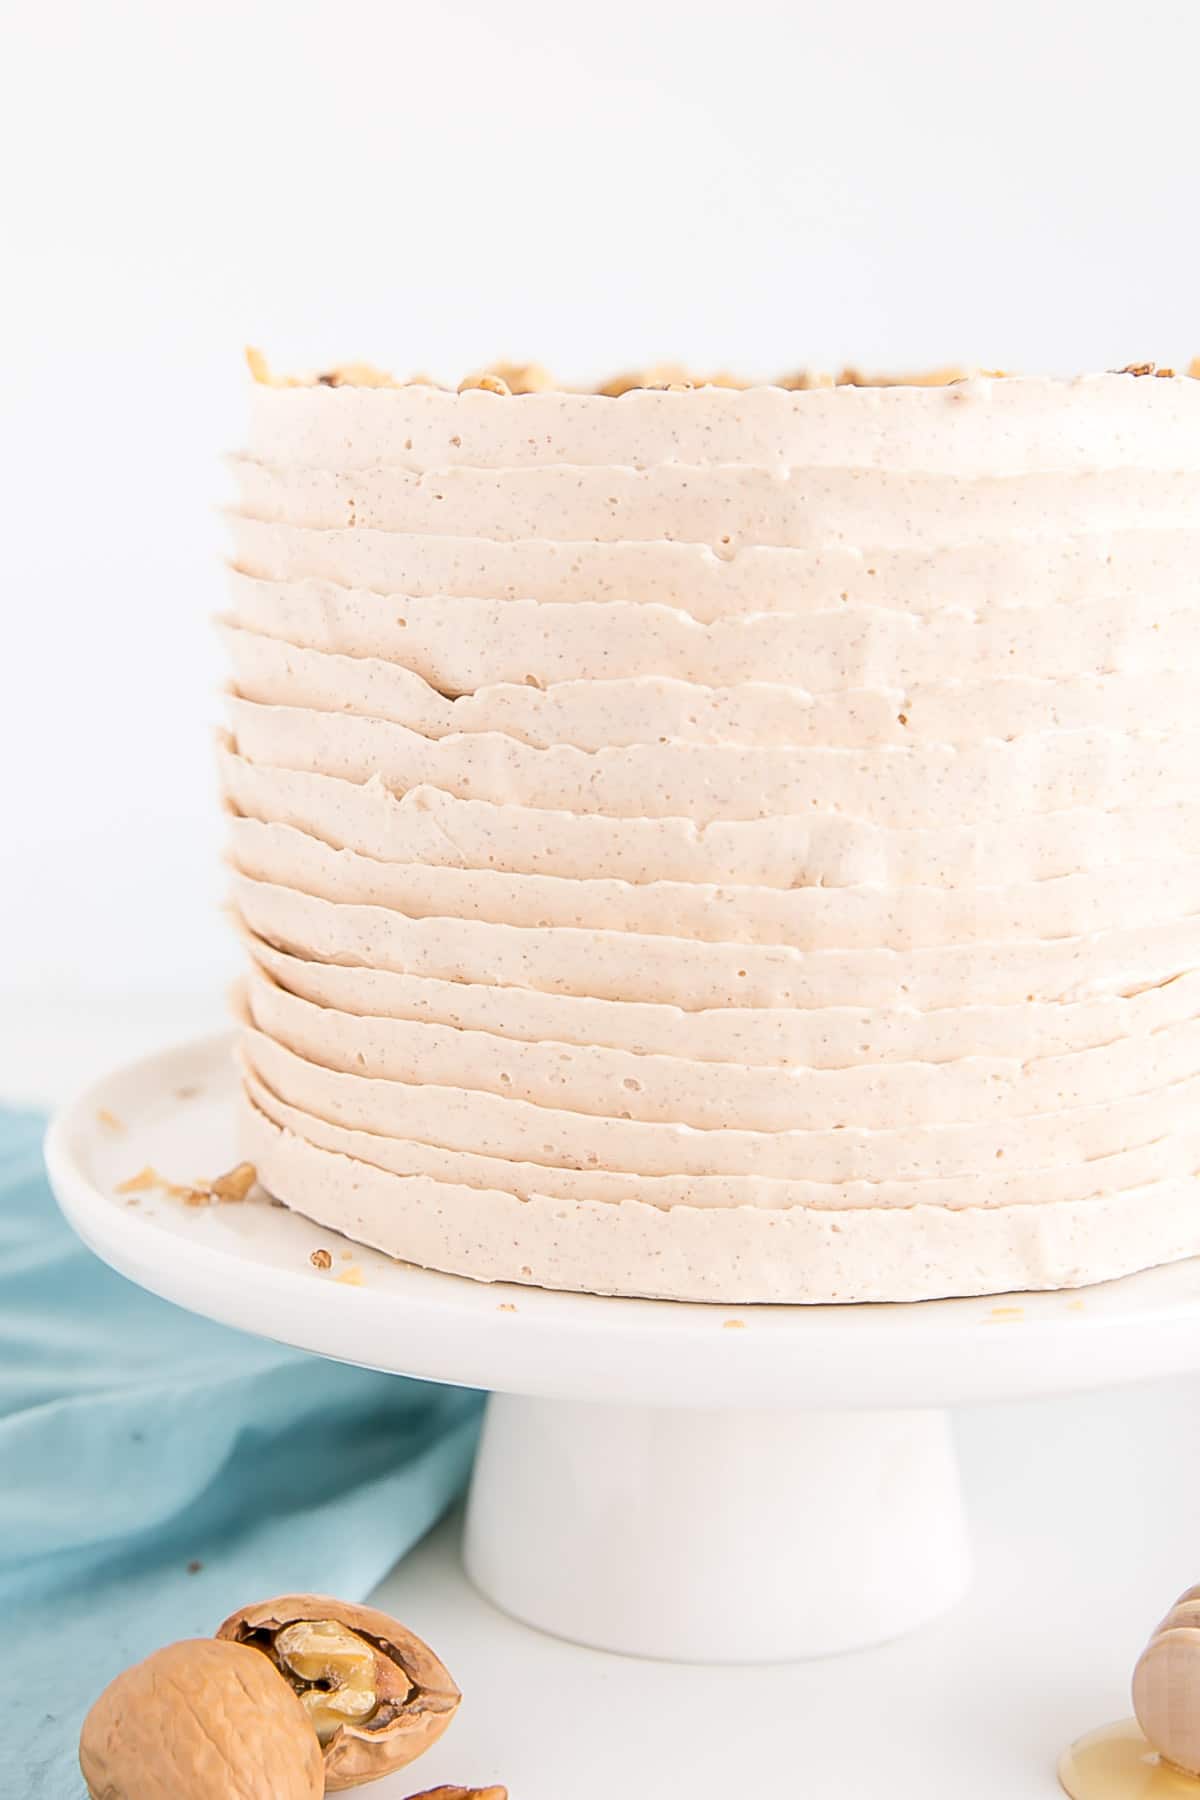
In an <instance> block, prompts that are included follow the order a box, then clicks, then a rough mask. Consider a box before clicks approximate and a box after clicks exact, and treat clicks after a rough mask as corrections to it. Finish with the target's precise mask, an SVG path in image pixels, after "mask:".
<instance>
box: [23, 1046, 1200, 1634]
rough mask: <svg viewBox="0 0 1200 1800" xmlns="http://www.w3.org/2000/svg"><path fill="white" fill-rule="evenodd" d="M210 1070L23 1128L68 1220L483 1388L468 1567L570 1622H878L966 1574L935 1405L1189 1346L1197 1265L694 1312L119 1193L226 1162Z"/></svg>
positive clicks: (735, 1627) (564, 1628)
mask: <svg viewBox="0 0 1200 1800" xmlns="http://www.w3.org/2000/svg"><path fill="white" fill-rule="evenodd" d="M234 1088H235V1074H234V1069H233V1064H232V1059H231V1053H230V1042H229V1040H228V1039H227V1038H225V1037H219V1038H211V1039H205V1040H203V1041H200V1042H197V1043H193V1044H185V1045H182V1046H180V1047H178V1048H176V1049H171V1050H167V1051H164V1052H162V1053H160V1054H158V1055H156V1056H154V1057H150V1058H147V1059H146V1060H144V1061H142V1062H139V1063H136V1064H134V1065H132V1066H130V1067H128V1068H125V1069H121V1070H118V1071H117V1072H115V1073H114V1074H112V1075H109V1076H107V1077H106V1078H104V1079H103V1080H102V1081H100V1082H98V1083H96V1084H95V1085H94V1086H93V1087H91V1088H90V1089H89V1090H88V1091H87V1092H86V1093H85V1094H83V1095H82V1096H81V1097H80V1098H79V1099H78V1100H76V1101H75V1102H74V1103H72V1104H71V1105H70V1106H68V1107H67V1108H65V1109H64V1110H63V1111H62V1112H61V1113H60V1114H59V1115H58V1117H57V1118H56V1119H55V1121H54V1123H53V1124H52V1126H51V1129H50V1133H49V1136H48V1138H47V1164H48V1168H49V1173H50V1179H51V1183H52V1185H53V1187H54V1191H55V1194H56V1196H57V1198H58V1202H59V1205H60V1206H61V1207H62V1210H63V1212H64V1213H65V1215H66V1217H67V1219H68V1220H69V1221H70V1223H71V1224H72V1225H73V1226H74V1228H75V1230H76V1231H77V1232H78V1233H79V1235H80V1236H81V1237H82V1238H83V1239H84V1241H85V1242H86V1243H87V1244H89V1245H90V1246H91V1248H92V1249H93V1250H94V1251H95V1252H96V1254H97V1255H99V1256H100V1257H102V1258H103V1259H104V1260H105V1261H106V1262H108V1263H110V1264H111V1265H112V1266H113V1267H114V1268H115V1269H118V1270H119V1271H120V1272H121V1273H122V1274H123V1275H125V1276H128V1277H129V1279H130V1280H132V1281H135V1282H137V1283H139V1284H140V1285H141V1286H143V1287H145V1288H148V1289H150V1290H151V1291H152V1292H154V1293H156V1294H160V1295H162V1296H163V1297H164V1298H165V1299H168V1300H171V1301H174V1302H175V1303H176V1304H177V1305H180V1306H183V1307H186V1308H188V1309H189V1310H191V1311H193V1312H197V1313H202V1314H204V1315H206V1316H207V1317H209V1318H212V1319H217V1320H220V1321H221V1322H222V1323H224V1324H227V1325H232V1326H236V1327H238V1328H240V1329H241V1330H243V1331H249V1332H254V1333H256V1334H258V1335H260V1336H265V1337H269V1338H273V1339H276V1340H278V1341H280V1342H282V1343H287V1344H292V1345H296V1346H298V1347H299V1348H301V1349H304V1350H310V1351H315V1352H317V1353H318V1354H319V1355H322V1356H328V1357H333V1358H336V1359H337V1360H339V1361H342V1362H348V1363H356V1364H359V1365H362V1366H364V1367H367V1368H372V1369H378V1370H383V1371H386V1372H388V1373H393V1374H398V1375H414V1376H422V1377H425V1378H427V1379H429V1380H432V1381H439V1382H448V1383H453V1384H457V1385H462V1386H470V1387H479V1388H486V1389H488V1390H490V1392H491V1395H492V1398H491V1399H490V1401H489V1404H488V1409H487V1414H486V1420H485V1424H484V1430H483V1438H482V1442H481V1445H480V1452H479V1457H478V1460H477V1463H476V1467H475V1472H474V1477H473V1480H472V1485H471V1496H470V1502H469V1507H468V1513H467V1525H466V1541H465V1561H466V1567H467V1572H468V1574H469V1575H470V1577H471V1579H472V1580H473V1582H474V1583H475V1585H476V1586H477V1587H478V1588H479V1589H480V1590H481V1591H482V1592H483V1593H484V1594H485V1595H486V1596H487V1597H488V1598H489V1599H491V1600H492V1601H493V1602H494V1603H495V1604H496V1605H497V1606H499V1607H500V1608H502V1609H503V1610H504V1611H505V1612H507V1613H510V1614H512V1615H513V1616H514V1617H516V1618H518V1619H522V1620H524V1621H526V1622H527V1623H528V1624H531V1625H534V1626H537V1627H540V1628H541V1629H542V1630H543V1631H548V1632H551V1633H554V1634H555V1635H557V1636H559V1637H564V1638H569V1639H572V1640H573V1641H575V1642H577V1643H583V1644H590V1645H594V1646H597V1647H599V1648H601V1649H609V1650H617V1651H623V1652H626V1653H629V1654H633V1655H641V1656H653V1657H664V1658H669V1659H672V1660H677V1661H685V1662H688V1661H691V1662H774V1661H787V1660H792V1659H795V1658H800V1657H809V1656H821V1655H829V1654H833V1653H836V1652H839V1651H843V1650H850V1649H853V1648H856V1647H859V1646H863V1645H867V1644H872V1643H877V1642H880V1641H882V1640H884V1639H886V1638H890V1637H895V1636H898V1635H900V1634H901V1633H903V1632H905V1631H908V1630H910V1629H912V1628H914V1627H916V1626H918V1625H920V1624H922V1623H924V1622H925V1621H926V1620H928V1619H930V1618H933V1617H934V1616H935V1615H937V1614H939V1613H941V1612H943V1611H945V1610H946V1609H947V1608H948V1607H950V1606H952V1605H953V1604H954V1603H955V1601H956V1600H958V1599H959V1598H960V1596H961V1595H962V1594H963V1593H964V1591H965V1589H966V1587H967V1585H968V1582H969V1579H970V1549H969V1540H968V1533H967V1526H966V1520H965V1517H964V1512H963V1505H962V1498H961V1493H960V1488H959V1479H958V1469H957V1463H956V1459H955V1453H954V1448H953V1442H952V1438H951V1434H950V1425H949V1417H948V1413H947V1411H946V1409H947V1408H949V1407H952V1406H956V1405H959V1404H962V1403H967V1402H970V1403H978V1402H980V1401H986V1400H999V1399H1016V1398H1021V1397H1032V1396H1036V1395H1051V1394H1056V1393H1064V1392H1070V1391H1073V1390H1080V1389H1084V1388H1096V1387H1103V1386H1108V1385H1110V1384H1115V1383H1120V1382H1128V1381H1133V1380H1138V1379H1146V1378H1149V1377H1154V1376H1163V1375H1168V1374H1173V1373H1177V1372H1180V1371H1182V1370H1185V1369H1190V1368H1193V1367H1198V1366H1200V1259H1197V1260H1194V1261H1192V1262H1187V1263H1181V1264H1177V1265H1175V1266H1174V1267H1171V1268H1166V1269H1156V1270H1151V1271H1148V1272H1147V1273H1146V1274H1143V1275H1136V1276H1131V1277H1128V1278H1126V1279H1125V1280H1123V1281H1118V1282H1109V1283H1106V1284H1104V1285H1103V1286H1099V1287H1094V1288H1085V1289H1082V1290H1080V1291H1078V1292H1076V1293H1055V1294H1025V1295H1017V1296H1011V1295H1010V1296H998V1297H997V1296H993V1297H988V1298H985V1299H971V1300H939V1301H925V1302H923V1303H920V1304H915V1305H913V1304H909V1305H873V1306H839V1307H804V1306H794V1307H786V1306H717V1305H704V1306H701V1305H690V1304H681V1303H676V1302H670V1301H654V1300H623V1299H606V1298H600V1297H596V1296H592V1295H580V1294H562V1293H552V1292H548V1291H545V1290H542V1289H537V1288H526V1287H514V1286H504V1285H485V1284H482V1283H478V1282H474V1281H470V1280H467V1279H464V1278H462V1277H458V1276H451V1275H439V1274H434V1273H431V1272H430V1271H427V1270H423V1269H417V1268H413V1267H410V1266H409V1265H407V1264H403V1263H397V1262H393V1261H391V1260H390V1259H389V1258H387V1257H385V1256H382V1255H379V1254H378V1253H376V1252H374V1251H370V1250H365V1249H362V1248H361V1247H359V1246H357V1245H354V1246H351V1245H349V1244H348V1243H347V1242H346V1240H344V1239H342V1238H340V1237H339V1236H338V1235H337V1233H335V1232H330V1231H328V1230H327V1229H325V1228H324V1227H321V1226H317V1225H314V1224H312V1223H311V1222H309V1221H307V1220H305V1219H303V1218H301V1217H299V1216H298V1215H296V1214H294V1213H291V1212H289V1211H286V1210H284V1209H281V1208H279V1207H277V1206H272V1205H270V1204H269V1203H268V1202H267V1201H265V1200H258V1199H252V1200H250V1201H247V1202H245V1203H243V1204H240V1205H219V1206H211V1207H188V1206H185V1205H183V1204H181V1203H180V1201H179V1200H178V1199H172V1198H170V1197H169V1196H168V1195H167V1194H166V1193H164V1192H162V1191H161V1190H159V1191H147V1192H144V1193H142V1194H140V1195H139V1196H138V1201H139V1204H137V1205H136V1206H132V1205H130V1204H128V1197H127V1196H122V1195H119V1194H117V1193H116V1192H115V1189H116V1187H117V1186H118V1184H120V1183H121V1182H122V1181H124V1180H126V1179H127V1178H128V1177H130V1176H131V1175H133V1174H135V1173H136V1172H137V1171H138V1170H140V1169H141V1168H143V1167H144V1166H145V1165H147V1164H148V1165H151V1166H152V1167H153V1168H154V1169H156V1170H158V1171H161V1173H162V1174H163V1175H164V1176H165V1177H167V1178H168V1179H169V1180H171V1181H174V1182H179V1183H184V1184H186V1183H190V1182H195V1181H197V1180H198V1179H199V1178H201V1177H203V1176H207V1177H209V1178H211V1177H212V1176H214V1175H215V1174H217V1173H218V1172H220V1171H221V1170H224V1169H227V1168H228V1167H229V1166H230V1165H231V1164H232V1163H233V1162H234V1161H236V1149H235V1143H234V1128H233V1096H234ZM184 1247H186V1254H180V1252H181V1249H183V1248H184ZM317 1248H325V1249H328V1250H329V1251H330V1253H331V1258H332V1266H331V1267H330V1268H329V1269H328V1270H319V1269H317V1268H315V1267H314V1266H313V1264H312V1262H311V1261H310V1258H311V1255H312V1252H313V1251H314V1250H315V1249H317ZM322 1260H323V1259H322ZM348 1270H352V1271H354V1275H355V1278H356V1279H354V1280H352V1281H339V1280H338V1279H337V1277H338V1275H339V1274H344V1273H345V1272H346V1271H348ZM359 1276H360V1277H361V1284H358V1281H357V1277H359Z"/></svg>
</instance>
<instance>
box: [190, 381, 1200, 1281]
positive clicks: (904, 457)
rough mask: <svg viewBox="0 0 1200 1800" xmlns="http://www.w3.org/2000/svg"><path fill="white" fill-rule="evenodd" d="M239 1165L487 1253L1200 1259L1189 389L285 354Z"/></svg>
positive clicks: (305, 1195) (258, 437) (269, 444)
mask: <svg viewBox="0 0 1200 1800" xmlns="http://www.w3.org/2000/svg"><path fill="white" fill-rule="evenodd" d="M232 466H233V471H234V476H235V481H236V488H237V499H236V503H235V506H234V508H233V510H232V513H231V517H230V526H231V533H232V540H233V559H232V567H231V571H230V578H229V580H230V599H229V606H228V610H227V612H226V614H225V616H224V617H223V619H222V621H221V632H222V636H223V639H224V642H225V644H226V647H227V651H228V656H229V661H230V665H231V668H232V675H233V680H232V685H231V690H230V695H229V700H228V712H229V716H228V729H227V731H226V732H225V733H223V734H222V738H221V743H220V746H219V751H218V755H219V762H220V770H221V779H222V783H223V788H224V793H225V796H226V799H227V802H228V805H229V808H230V812H231V815H232V817H231V822H230V849H231V860H232V864H233V875H232V890H233V903H234V907H235V909H236V913H237V917H238V922H239V928H240V931H241V934H242V937H243V940H244V942H245V945H246V948H247V952H248V964H249V968H248V974H247V977H246V980H245V983H244V986H243V992H242V996H241V999H240V1002H239V1004H240V1008H241V1015H242V1032H241V1043H240V1050H239V1059H240V1067H241V1071H242V1076H243V1096H242V1101H241V1111H242V1131H243V1138H244V1146H245V1153H246V1155H247V1157H248V1158H249V1159H250V1160H252V1161H253V1162H254V1163H255V1165H256V1166H257V1168H258V1170H259V1173H260V1178H261V1179H262V1181H263V1182H264V1184H265V1185H266V1186H267V1187H268V1189H269V1190H270V1191H271V1192H272V1193H274V1194H276V1195H277V1196H278V1197H279V1198H280V1199H282V1200H284V1201H285V1202H286V1203H287V1204H289V1205H291V1206H294V1207H295V1208H297V1209H298V1210H299V1211H301V1212H303V1213H305V1214H307V1215H308V1216H310V1217H311V1218H313V1219H314V1220H317V1221H318V1222H320V1223H321V1224H323V1225H326V1226H329V1227H334V1228H337V1229H338V1230H341V1231H344V1232H345V1233H346V1234H347V1235H348V1236H350V1237H353V1238H356V1239H359V1240H361V1241H362V1242H365V1243H370V1244H373V1245H375V1246H377V1247H378V1248H380V1249H383V1250H386V1251H388V1252H390V1253H391V1254H392V1255H395V1256H397V1257H401V1258H404V1259H406V1260H409V1261H413V1262H417V1263H421V1264H424V1265H426V1266H429V1267H432V1268H437V1269H444V1270H449V1271H452V1272H455V1273H460V1274H465V1275H470V1276H474V1277H477V1278H479V1279H485V1280H512V1281H523V1282H530V1283H536V1284H541V1285H545V1286H551V1287H567V1288H576V1289H584V1290H589V1291H595V1292H598V1293H624V1294H644V1295H655V1296H665V1297H670V1298H677V1299H695V1300H711V1301H726V1302H735V1301H806V1302H829V1301H854V1300H902V1299H903V1300H907V1299H920V1298H929V1297H935V1296H941V1295H949V1294H973V1293H988V1292H999V1291H1005V1290H1010V1289H1022V1288H1047V1287H1059V1286H1071V1285H1075V1284H1079V1283H1083V1282H1088V1281H1096V1280H1101V1279H1105V1278H1107V1277H1110V1276H1114V1275H1119V1274H1122V1273H1126V1272H1128V1271H1130V1270H1133V1269H1137V1268H1142V1267H1145V1266H1147V1265H1150V1264H1152V1263H1157V1262H1163V1261H1168V1260H1171V1259H1174V1258H1177V1257H1183V1256H1188V1255H1192V1254H1196V1253H1197V1252H1200V1179H1198V1178H1197V1170H1198V1169H1200V1105H1198V1103H1200V706H1198V705H1197V702H1196V698H1195V695H1196V686H1197V679H1198V677H1200V382H1196V381H1193V380H1190V379H1186V378H1176V377H1168V378H1166V379H1161V380H1160V379H1146V378H1144V377H1141V376H1135V375H1131V374H1120V375H1101V376H1090V377H1084V378H1080V379H1078V380H1074V381H1050V380H1023V379H1007V378H1006V379H993V378H987V377H973V378H967V379H963V380H960V381H955V382H952V383H950V384H948V385H942V386H913V387H905V386H895V387H861V386H849V385H844V386H835V387H820V386H818V387H809V388H802V389H799V390H786V389H784V388H782V387H762V388H750V389H736V388H732V387H726V386H700V387H694V388H693V387H686V386H681V385H667V386H665V387H662V388H652V389H648V388H640V389H637V388H635V389H632V390H631V391H628V392H625V393H623V394H621V395H620V397H615V396H612V395H607V394H581V393H570V392H560V391H536V392H523V393H504V392H489V391H487V388H486V387H483V388H479V387H475V388H468V389H467V390H466V391H463V392H460V393H453V392H448V391H446V390H443V389H440V388H436V387H433V386H431V385H411V386H397V385H387V386H383V385H371V386H363V385H353V384H352V383H348V382H340V383H333V384H314V385H296V386H291V385H279V386H275V385H267V384H265V383H260V384H256V385H255V387H254V389H253V403H252V409H251V419H250V430H249V435H248V440H247V444H246V448H245V450H244V452H243V453H241V454H239V455H238V456H237V457H235V458H233V459H232Z"/></svg>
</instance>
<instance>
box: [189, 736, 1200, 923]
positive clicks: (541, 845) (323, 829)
mask: <svg viewBox="0 0 1200 1800" xmlns="http://www.w3.org/2000/svg"><path fill="white" fill-rule="evenodd" d="M232 744H233V740H232V739H231V738H229V737H227V736H225V737H222V739H221V740H220V742H219V745H218V752H217V754H218V761H219V764H220V771H221V778H222V782H223V785H224V789H225V793H226V796H227V798H228V799H229V801H230V803H231V805H232V806H233V807H234V808H235V809H236V810H237V811H238V812H240V813H244V814H245V815H246V816H247V817H249V818H255V819H260V820H262V821H263V822H264V823H270V822H272V821H273V820H278V821H280V822H282V823H285V824H290V825H294V826H295V827H296V828H297V829H298V830H300V831H304V832H306V833H307V834H308V835H309V836H310V837H318V838H320V839H322V841H323V842H325V843H327V844H330V845H332V846H333V847H334V848H335V849H350V850H358V851H359V852H360V853H361V854H363V855H365V856H373V857H376V858H377V859H378V860H381V861H383V862H423V863H430V864H433V865H436V866H439V867H447V868H463V869H501V870H505V871H508V872H509V873H512V874H534V875H536V874H542V873H552V874H557V875H561V876H564V877H571V878H573V879H576V880H588V879H591V878H595V879H597V880H599V879H606V880H614V881H617V880H619V881H630V882H636V883H645V882H652V881H682V882H694V883H698V884H704V883H710V884H711V883H713V882H728V883H732V884H735V885H736V884H747V883H749V884H751V885H757V886H762V887H772V888H777V887H783V888H801V887H809V886H815V887H856V886H864V885H867V884H869V883H872V882H874V883H876V884H877V885H879V886H881V887H889V886H895V887H915V886H923V885H927V886H934V887H957V886H961V885H965V886H966V887H968V888H969V887H970V886H971V885H972V884H973V883H974V884H978V885H980V886H984V885H986V884H987V883H988V882H989V881H990V880H992V879H994V875H995V871H996V870H997V869H1003V870H1004V871H1005V872H1006V873H1007V874H1008V876H1009V879H1010V880H1011V881H1012V882H1013V883H1014V884H1015V885H1023V884H1025V883H1028V882H1034V881H1050V880H1054V879H1055V878H1057V877H1059V876H1063V875H1075V874H1078V873H1080V872H1082V871H1084V870H1088V869H1106V868H1112V867H1124V866H1127V865H1128V864H1129V863H1131V862H1134V861H1137V860H1140V859H1142V858H1145V859H1147V860H1157V859H1158V858H1160V857H1162V856H1164V855H1169V854H1170V852H1171V851H1172V850H1173V849H1174V850H1177V851H1178V852H1179V854H1180V855H1182V856H1192V855H1195V854H1196V853H1197V852H1200V799H1197V800H1195V801H1192V802H1189V803H1182V804H1179V805H1175V806H1159V807H1141V808H1139V807H1136V806H1135V807H1132V808H1130V809H1129V810H1127V811H1125V812H1111V811H1109V810H1107V809H1100V808H1097V807H1082V806H1078V807H1071V808H1069V809H1068V810H1066V811H1064V812H1051V813H1041V814H1037V813H1034V814H1029V813H1026V814H1024V815H1023V816H1020V817H1017V818H1014V819H1002V820H999V821H996V822H991V821H987V820H981V821H979V822H978V823H975V824H971V825H965V824H949V825H937V826H931V827H930V828H929V829H928V830H924V831H898V830H895V829H894V828H891V827H888V826H881V825H871V824H867V823H865V822H864V821H863V820H861V819H848V818H844V817H840V816H838V815H836V814H834V813H828V812H817V811H816V810H815V809H810V811H809V812H808V814H793V815H792V816H791V817H784V818H778V819H763V820H759V819H751V820H739V821H732V822H731V821H717V822H716V823H714V824H711V825H707V826H703V827H701V826H697V825H695V824H694V823H693V822H692V820H690V819H608V818H605V817H604V816H603V815H602V814H596V813H590V814H580V813H571V812H552V811H547V810H544V809H541V808H535V807H528V806H514V805H509V804H501V805H496V804H493V803H492V802H491V801H487V800H462V799H459V798H458V797H457V796H456V795H453V794H446V793H443V792H441V790H439V789H438V788H433V787H429V786H420V787H415V788H410V789H408V790H407V791H406V792H405V793H403V794H399V795H397V794H393V793H392V792H391V790H390V789H389V788H388V787H386V786H385V785H384V783H383V782H382V781H381V780H380V779H379V777H378V775H374V776H372V778H371V780H370V781H366V782H352V781H345V780H342V779H341V778H339V777H337V776H329V775H316V774H313V773H311V772H309V771H307V770H296V769H278V768H272V767H266V766H261V765H258V764H255V763H251V762H248V761H247V760H246V759H245V758H244V757H241V756H239V755H237V754H236V752H235V751H234V749H233V748H232Z"/></svg>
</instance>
